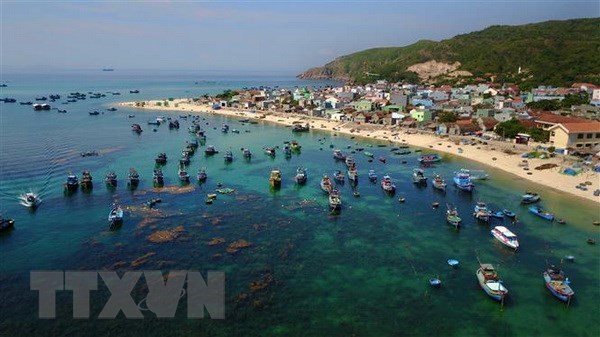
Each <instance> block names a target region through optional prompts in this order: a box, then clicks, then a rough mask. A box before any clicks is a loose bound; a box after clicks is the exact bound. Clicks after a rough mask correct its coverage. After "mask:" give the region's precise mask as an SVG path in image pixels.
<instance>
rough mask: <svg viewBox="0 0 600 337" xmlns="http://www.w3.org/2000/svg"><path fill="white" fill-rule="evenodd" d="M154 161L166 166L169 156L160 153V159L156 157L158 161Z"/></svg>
mask: <svg viewBox="0 0 600 337" xmlns="http://www.w3.org/2000/svg"><path fill="white" fill-rule="evenodd" d="M154 161H155V162H156V163H157V164H159V165H164V164H166V163H167V154H166V153H164V152H163V153H159V154H158V157H156V159H154Z"/></svg>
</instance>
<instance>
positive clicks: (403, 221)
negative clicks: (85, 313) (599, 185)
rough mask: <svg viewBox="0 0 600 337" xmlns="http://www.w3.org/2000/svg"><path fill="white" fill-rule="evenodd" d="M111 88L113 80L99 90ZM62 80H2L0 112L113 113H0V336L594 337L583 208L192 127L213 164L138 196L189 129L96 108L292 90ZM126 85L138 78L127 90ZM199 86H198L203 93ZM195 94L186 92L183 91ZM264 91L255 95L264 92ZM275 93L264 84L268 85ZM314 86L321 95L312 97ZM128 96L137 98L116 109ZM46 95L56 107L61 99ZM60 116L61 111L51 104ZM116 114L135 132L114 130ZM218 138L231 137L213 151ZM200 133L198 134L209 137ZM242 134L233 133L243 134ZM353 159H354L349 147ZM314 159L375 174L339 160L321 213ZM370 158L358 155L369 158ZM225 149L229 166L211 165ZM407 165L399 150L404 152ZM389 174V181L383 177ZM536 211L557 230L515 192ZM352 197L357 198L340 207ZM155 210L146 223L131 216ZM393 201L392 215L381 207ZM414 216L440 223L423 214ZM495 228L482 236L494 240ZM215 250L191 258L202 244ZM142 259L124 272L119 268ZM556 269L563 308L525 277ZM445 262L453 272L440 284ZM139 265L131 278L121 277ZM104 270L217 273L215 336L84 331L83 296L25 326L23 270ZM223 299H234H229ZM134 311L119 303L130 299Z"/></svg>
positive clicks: (202, 331)
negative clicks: (119, 211) (508, 238)
mask: <svg viewBox="0 0 600 337" xmlns="http://www.w3.org/2000/svg"><path fill="white" fill-rule="evenodd" d="M113 75H116V76H114V77H113V78H111V77H108V76H113ZM134 75H135V74H118V72H114V73H110V74H106V73H102V74H88V73H86V74H68V75H60V76H58V75H52V76H48V77H46V78H45V79H43V80H40V78H39V76H38V77H36V76H32V75H18V74H15V75H13V77H10V76H8V75H4V79H5V81H6V82H7V83H8V84H9V87H7V88H2V93H1V95H0V96H2V97H14V98H17V100H18V101H26V100H32V101H33V99H34V97H36V96H41V95H46V96H47V95H49V94H51V93H58V94H61V95H64V96H66V94H68V93H69V92H72V91H80V92H87V91H94V92H96V91H100V92H105V91H120V92H121V93H122V94H121V95H120V96H109V97H107V98H103V99H97V100H94V99H90V98H88V99H87V100H85V101H82V102H77V103H72V104H69V105H64V106H62V105H59V108H65V109H67V110H68V113H66V114H58V113H56V111H55V110H52V111H50V112H34V111H33V110H32V109H31V107H30V106H20V105H18V103H16V104H7V103H0V106H1V107H2V110H1V113H2V115H1V116H2V121H1V123H2V128H1V132H2V137H1V140H2V143H1V144H0V153H1V155H2V165H1V166H0V203H1V204H0V209H1V210H2V211H3V214H5V215H6V216H10V217H12V218H15V219H16V221H17V222H16V229H15V230H13V231H11V232H9V233H3V234H2V235H0V246H1V247H2V252H1V253H0V254H1V257H2V258H1V262H0V268H1V269H0V270H1V274H0V280H1V281H2V282H0V291H1V293H2V296H3V301H1V304H0V309H1V311H2V313H3V315H2V316H1V317H0V331H2V333H3V334H4V335H6V336H15V335H17V334H22V333H23V332H27V333H29V334H31V335H54V336H56V335H77V336H85V335H90V336H98V335H111V336H121V335H138V334H142V333H143V334H146V335H150V336H153V335H184V336H185V335H208V336H231V335H242V334H243V335H247V336H253V335H256V336H275V335H284V336H289V335H313V336H324V335H327V336H338V335H339V336H348V335H361V336H364V335H372V336H386V335H399V334H400V335H414V336H425V335H431V334H436V335H453V336H531V335H544V336H563V335H574V336H596V335H598V333H600V325H599V324H598V323H597V319H596V318H597V317H598V315H599V314H600V309H598V306H597V303H598V301H599V300H600V287H599V281H598V278H599V275H600V273H599V271H600V270H599V266H600V264H599V262H600V261H599V256H600V255H599V254H598V246H597V245H596V246H592V245H588V244H586V240H587V239H588V238H595V239H596V240H599V239H600V236H599V234H598V227H595V226H592V222H593V221H595V220H598V219H599V217H600V215H599V212H598V207H597V205H595V204H593V203H591V202H586V201H581V200H579V199H574V198H573V197H570V196H568V195H563V194H561V193H560V192H558V191H552V190H548V191H546V190H542V189H541V187H539V186H536V185H534V184H531V183H529V182H526V181H523V180H520V179H518V178H516V177H514V176H511V175H508V174H504V173H503V172H500V171H497V170H494V169H492V168H485V169H486V170H487V171H488V173H490V175H491V179H490V180H488V181H484V182H477V183H476V190H475V192H474V193H473V195H470V194H466V193H463V192H460V191H457V190H455V188H454V187H452V186H448V190H447V191H446V192H445V193H440V192H438V191H435V190H434V189H433V188H432V187H431V184H428V185H427V186H426V187H417V186H415V185H414V184H413V183H412V179H411V174H412V169H413V168H414V167H417V165H418V162H417V157H418V155H419V153H414V152H413V153H412V154H410V155H405V156H394V155H391V154H390V147H378V146H377V145H378V144H381V143H377V142H371V141H366V140H362V139H361V140H358V139H350V138H349V137H346V136H334V135H332V134H330V133H326V132H322V131H311V132H310V133H301V134H292V132H291V131H290V130H289V129H287V128H282V127H278V126H274V125H270V124H266V123H264V124H263V123H262V122H261V124H257V125H243V124H241V123H239V122H238V121H237V120H235V119H228V118H225V117H220V116H203V118H205V120H204V123H208V125H206V126H205V130H207V133H208V140H207V144H213V145H215V146H216V147H217V149H218V150H220V151H221V152H220V154H217V155H215V156H213V157H205V156H204V154H203V152H202V150H203V147H200V148H199V151H198V152H197V153H196V155H195V156H194V157H193V158H192V163H191V165H190V166H189V169H188V171H189V172H190V174H191V176H192V184H191V185H190V186H193V188H192V187H189V188H188V189H186V190H178V189H163V190H154V189H153V188H152V181H151V178H152V169H153V168H154V158H155V156H156V155H157V154H158V153H159V152H166V153H167V155H168V156H169V161H168V163H167V165H166V166H164V167H163V172H164V173H165V178H166V185H167V186H179V182H178V181H177V160H178V158H179V156H180V153H181V149H182V148H183V147H184V146H185V142H186V141H187V140H189V139H190V134H189V133H188V132H187V127H188V126H189V125H190V121H189V119H188V121H185V120H182V119H179V121H180V123H181V128H180V129H179V130H178V131H175V130H169V129H168V128H167V127H166V125H161V126H160V127H158V128H157V132H152V131H151V129H152V128H151V127H150V126H148V125H146V121H147V120H149V119H151V118H154V117H155V116H157V115H159V114H161V115H165V116H169V117H171V118H173V119H175V118H178V115H179V114H175V113H173V114H169V113H165V112H160V113H158V112H157V113H154V112H148V111H138V110H131V109H123V108H119V110H118V111H116V112H108V111H105V112H104V114H101V115H99V116H89V115H88V112H89V111H92V110H98V111H100V110H105V109H106V108H108V106H109V104H110V103H111V102H118V101H129V100H142V99H150V98H157V97H183V96H189V95H200V94H203V93H206V92H208V93H214V92H218V91H221V90H222V89H224V88H236V87H242V86H252V85H276V84H280V85H281V86H283V85H284V84H285V85H286V86H293V85H303V84H304V83H305V82H299V81H294V80H289V79H287V78H259V79H256V78H254V79H252V78H228V79H226V80H221V79H219V78H209V77H202V76H201V75H199V74H197V75H193V76H192V75H188V76H183V75H180V74H176V75H172V74H168V75H166V74H153V75H147V76H145V77H142V78H141V79H140V78H139V76H137V75H136V76H134ZM138 75H139V74H138ZM203 79H204V80H205V81H203ZM196 81H200V82H199V83H200V84H194V82H196ZM269 81H270V83H269ZM274 83H276V84H274ZM315 84H322V83H319V82H316V83H315ZM130 89H139V90H140V91H141V93H140V94H137V95H134V94H129V93H128V92H129V90H130ZM64 96H63V97H64ZM61 101H62V100H61ZM129 114H134V115H136V117H135V118H131V119H130V118H127V116H128V115H129ZM132 123H139V124H141V125H142V127H143V128H144V132H143V133H142V135H140V136H138V135H136V134H134V133H132V132H131V131H130V125H131V124H132ZM222 123H227V124H229V125H230V126H231V128H232V129H239V130H241V133H240V134H234V133H229V134H222V133H221V132H220V125H221V124H222ZM213 128H216V130H215V129H213ZM246 130H248V131H249V132H245V131H246ZM291 139H297V140H298V141H299V143H300V144H301V145H302V151H301V153H300V154H294V155H293V156H292V157H291V158H290V159H285V158H284V156H283V153H282V151H279V152H278V154H277V157H276V158H275V159H271V158H269V157H267V156H266V155H264V154H263V153H262V148H263V147H264V146H279V147H280V148H283V146H284V143H283V142H284V141H288V140H291ZM356 142H358V144H356ZM330 145H333V146H334V147H336V148H341V149H343V150H344V151H345V152H349V151H350V149H348V146H351V147H352V148H355V147H364V148H365V149H368V151H370V152H373V153H374V154H375V158H377V157H379V156H382V155H383V156H386V157H387V158H388V161H387V164H382V163H380V162H378V161H377V160H375V161H373V162H372V163H369V162H368V161H367V159H368V158H367V157H366V156H365V155H364V154H362V153H360V152H357V153H355V154H354V157H355V159H356V161H357V166H358V169H359V174H360V178H359V179H360V181H359V184H358V185H357V186H356V187H355V188H354V189H353V187H352V186H351V185H350V184H349V183H348V182H346V183H345V184H344V185H343V186H339V189H340V190H341V194H342V200H343V208H342V210H341V212H340V213H339V214H331V213H330V212H329V209H328V203H327V198H326V196H325V195H324V194H323V193H322V192H321V191H320V189H319V180H320V177H321V176H322V175H323V174H324V173H327V174H329V175H332V174H333V172H334V170H335V169H341V170H344V171H345V166H344V165H343V163H341V162H340V163H336V162H335V161H334V160H333V158H332V156H331V148H330ZM370 146H372V148H371V147H370ZM242 147H248V148H250V149H251V150H252V152H253V153H254V157H253V158H252V160H251V161H249V162H248V161H245V160H244V159H243V158H242V155H241V151H240V149H241V148H242ZM94 149H95V150H98V151H99V152H100V156H97V157H86V158H83V157H81V156H80V155H79V153H80V152H82V151H87V150H94ZM227 149H231V150H232V151H233V153H234V156H235V158H234V161H233V163H231V164H225V163H224V160H223V154H224V152H225V151H226V150H227ZM413 150H414V149H413ZM402 160H406V161H407V164H402V163H401V161H402ZM298 166H303V167H306V168H307V170H308V171H307V172H308V182H307V184H306V186H301V187H299V186H296V185H295V184H294V182H293V176H294V174H295V170H296V168H297V167H298ZM130 167H135V168H136V169H137V170H138V172H139V173H140V175H141V178H142V181H141V183H140V185H139V186H138V188H137V189H136V190H135V191H131V190H129V189H128V188H127V184H126V180H125V177H126V175H127V172H128V169H129V168H130ZM200 167H206V169H207V172H208V181H207V183H205V184H202V185H198V184H196V178H195V176H196V172H197V170H198V169H199V168H200ZM463 167H466V168H470V169H477V168H483V167H482V166H481V165H479V164H476V163H473V162H469V161H465V160H463V159H460V158H457V157H453V156H451V155H443V161H442V163H440V164H436V165H435V166H433V167H426V168H424V170H425V173H426V175H427V176H428V177H430V179H431V177H432V175H433V173H434V172H435V173H438V174H441V175H443V176H444V177H445V178H446V181H447V182H448V183H449V185H450V182H451V177H452V173H453V172H454V171H455V170H457V169H460V168H463ZM273 168H279V169H281V171H282V175H283V183H282V187H281V189H279V190H276V191H273V190H271V189H270V188H269V183H268V178H269V172H270V170H271V169H273ZM84 169H89V170H91V172H92V175H93V177H94V182H95V184H94V188H93V190H92V191H91V192H89V193H83V192H82V191H78V192H76V193H74V194H72V195H68V196H67V195H65V194H64V193H63V189H62V184H63V183H64V180H65V177H66V174H67V173H68V172H69V171H72V172H74V173H76V174H77V175H79V176H80V174H81V171H82V170H84ZM369 169H374V170H376V172H377V174H378V175H379V177H380V178H381V177H382V176H383V175H384V174H389V175H390V176H391V177H392V178H393V180H394V183H395V184H396V186H397V189H398V190H397V193H396V195H395V196H394V197H390V196H387V195H385V194H384V193H383V192H382V190H381V188H380V187H379V184H371V183H369V182H368V179H367V172H368V170H369ZM109 170H114V171H115V172H116V173H117V174H118V178H119V183H118V186H117V188H116V189H115V190H114V191H111V190H108V189H107V188H106V186H105V185H104V183H103V178H104V175H105V173H106V172H107V171H109ZM218 183H222V184H223V185H224V186H225V187H230V188H233V189H235V190H236V192H235V193H233V194H230V195H218V197H217V200H215V202H214V203H213V204H212V205H206V204H205V203H204V199H205V195H206V194H207V193H212V192H214V190H215V188H217V184H218ZM531 189H533V190H537V191H538V192H540V193H541V194H542V198H543V202H542V204H543V205H544V206H545V207H547V208H548V209H550V210H552V211H553V212H555V213H556V214H557V216H558V217H559V218H564V219H565V220H566V221H567V224H566V225H559V224H556V223H550V222H548V221H545V220H542V219H541V218H537V217H535V216H534V215H532V214H530V213H528V212H527V207H525V206H522V205H520V204H519V195H520V194H522V193H523V192H524V191H525V190H531ZM29 190H33V191H36V192H38V193H40V195H41V196H42V198H43V203H42V204H41V205H40V206H39V207H38V209H36V210H35V211H30V210H28V209H25V208H24V207H23V206H21V205H19V202H18V196H19V195H20V194H21V193H23V192H25V191H29ZM353 190H357V191H359V192H360V197H359V198H357V197H354V196H353V195H352V192H353ZM156 197H160V198H161V199H162V203H160V204H158V205H157V206H156V207H155V209H156V210H155V211H148V210H147V209H145V208H144V207H142V204H143V203H144V202H145V201H147V200H149V199H152V198H156ZM399 197H405V198H406V202H404V203H399V202H398V198H399ZM478 200H482V201H485V202H487V203H488V205H489V206H490V207H491V208H494V209H502V208H508V209H511V210H513V211H515V212H516V213H517V215H518V219H519V222H518V223H517V224H511V222H510V221H508V220H505V221H503V222H504V225H506V226H507V227H509V228H510V229H511V230H512V231H513V232H515V233H516V234H517V235H518V237H519V241H520V243H521V248H520V249H519V251H518V252H516V253H515V252H512V251H510V250H509V249H507V248H506V247H503V246H502V245H501V244H500V243H499V242H497V241H496V240H495V239H494V238H493V237H492V236H491V235H490V232H489V230H490V226H489V225H482V224H479V223H477V222H476V221H475V219H474V218H473V217H472V216H471V213H472V209H473V205H474V203H475V202H476V201H478ZM113 202H118V203H120V204H121V205H123V206H124V207H126V215H125V221H124V224H123V226H122V227H121V228H120V229H119V230H117V231H109V230H108V224H107V222H106V217H107V214H108V211H109V208H110V205H111V204H112V203H113ZM432 202H439V203H440V207H439V208H437V209H433V208H432V206H431V203H432ZM446 203H452V204H454V205H456V206H457V208H458V211H459V213H460V215H461V217H462V218H463V223H462V227H461V229H460V230H458V231H455V230H454V229H453V228H451V227H450V226H448V225H446V224H445V216H444V213H445V204H446ZM501 222H502V221H499V220H496V221H495V222H494V223H495V224H497V225H499V224H500V223H501ZM177 226H183V228H184V231H183V232H182V233H181V234H180V235H179V236H178V237H177V238H175V239H174V240H173V241H171V242H165V243H152V242H151V241H149V240H148V236H149V235H151V234H152V233H154V232H155V231H157V230H171V229H174V228H175V227H177ZM217 237H218V238H223V239H225V241H226V242H225V243H223V244H220V245H215V246H209V245H207V244H206V243H207V242H208V241H210V240H211V239H213V238H217ZM239 239H244V240H247V241H249V242H251V243H252V246H251V247H250V248H246V249H242V250H240V251H239V252H237V253H235V254H230V253H227V252H226V248H227V246H228V245H229V244H230V243H232V242H233V241H235V240H239ZM149 252H151V253H155V254H154V255H150V256H148V257H147V258H146V259H145V262H143V261H142V263H141V264H139V265H137V266H132V265H131V263H132V262H133V261H135V260H136V259H138V258H140V257H142V256H144V255H145V254H148V253H149ZM567 255H573V256H575V261H574V262H573V263H569V262H564V263H563V267H564V269H565V272H566V274H567V275H568V276H569V278H570V280H571V281H572V287H573V288H574V290H575V291H576V296H575V298H574V300H573V302H572V303H571V305H570V307H569V308H567V307H566V306H565V305H564V304H562V303H561V302H559V301H558V300H557V299H555V298H554V297H553V296H552V295H551V294H550V293H549V292H548V291H547V290H546V289H545V287H544V283H543V279H542V277H541V273H542V271H543V270H544V268H545V266H546V263H547V262H548V263H560V262H561V258H563V257H564V256H567ZM448 258H456V259H458V260H459V261H460V267H459V268H457V269H452V268H450V267H449V266H448V265H447V264H446V260H447V259H448ZM477 258H479V259H480V260H481V261H482V262H490V263H493V264H494V265H496V266H497V267H498V270H499V273H500V275H501V277H502V279H503V280H504V284H505V286H506V287H507V288H508V289H509V291H510V295H509V298H508V300H507V301H506V303H505V306H504V308H503V309H502V310H501V308H500V305H499V304H498V303H496V302H494V301H492V300H491V299H489V298H487V297H486V295H485V294H484V293H483V291H482V290H481V289H480V288H479V285H478V283H477V279H476V277H475V270H476V268H477V266H478V265H477ZM138 262H140V261H138ZM118 266H121V268H117V269H118V270H121V271H124V270H147V269H161V270H163V271H168V270H175V269H197V270H200V271H201V272H203V273H204V272H206V271H210V270H216V271H224V272H225V273H226V319H225V320H224V321H216V320H191V319H186V318H185V301H182V302H181V305H180V310H179V311H178V315H177V318H176V319H174V320H167V319H162V320H158V319H155V318H152V317H153V315H152V314H150V313H146V317H147V318H146V319H144V320H142V321H135V320H126V319H124V318H123V317H122V316H121V317H120V318H118V319H116V320H108V321H105V320H98V319H96V318H95V317H97V315H98V313H99V312H100V310H101V308H102V305H103V303H104V302H105V301H106V298H107V291H106V289H105V288H100V290H99V291H98V292H94V294H93V295H92V310H91V316H92V317H93V318H92V319H90V320H74V319H72V318H69V317H70V316H71V310H72V309H71V301H72V297H71V296H70V295H69V293H68V292H61V293H59V294H58V296H57V308H58V309H57V313H58V318H57V319H55V320H39V319H37V309H38V306H37V300H38V299H37V292H35V291H30V290H29V271H31V270H98V269H104V268H116V267H118ZM432 277H438V278H440V279H441V280H442V282H443V285H442V287H441V288H440V289H434V288H431V287H430V286H429V284H428V280H429V279H430V278H432ZM251 282H265V284H266V286H265V288H263V289H262V290H256V291H252V290H251V289H250V283H251ZM240 295H241V296H240ZM136 296H138V297H139V296H141V295H140V293H139V291H137V290H136V291H134V297H136Z"/></svg>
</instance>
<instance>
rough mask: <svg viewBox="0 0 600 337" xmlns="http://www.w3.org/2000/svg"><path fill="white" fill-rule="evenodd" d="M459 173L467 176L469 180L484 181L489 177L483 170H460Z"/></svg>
mask: <svg viewBox="0 0 600 337" xmlns="http://www.w3.org/2000/svg"><path fill="white" fill-rule="evenodd" d="M460 172H461V173H465V174H468V175H469V176H470V177H471V180H486V179H488V178H489V177H490V176H489V174H487V172H485V171H484V170H468V169H464V168H463V169H460Z"/></svg>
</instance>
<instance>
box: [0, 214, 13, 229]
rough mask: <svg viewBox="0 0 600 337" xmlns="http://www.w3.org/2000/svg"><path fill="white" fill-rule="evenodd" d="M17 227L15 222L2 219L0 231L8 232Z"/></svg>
mask: <svg viewBox="0 0 600 337" xmlns="http://www.w3.org/2000/svg"><path fill="white" fill-rule="evenodd" d="M14 227H15V220H13V219H5V218H3V217H0V231H8V230H11V229H13V228H14Z"/></svg>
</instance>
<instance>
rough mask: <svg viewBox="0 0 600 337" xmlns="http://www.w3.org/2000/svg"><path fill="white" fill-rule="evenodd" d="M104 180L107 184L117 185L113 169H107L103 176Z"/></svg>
mask: <svg viewBox="0 0 600 337" xmlns="http://www.w3.org/2000/svg"><path fill="white" fill-rule="evenodd" d="M104 182H105V183H106V185H107V186H113V187H114V186H117V174H116V173H115V172H114V171H108V172H107V173H106V177H104Z"/></svg>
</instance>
